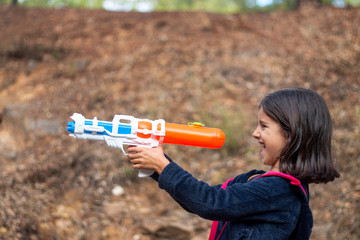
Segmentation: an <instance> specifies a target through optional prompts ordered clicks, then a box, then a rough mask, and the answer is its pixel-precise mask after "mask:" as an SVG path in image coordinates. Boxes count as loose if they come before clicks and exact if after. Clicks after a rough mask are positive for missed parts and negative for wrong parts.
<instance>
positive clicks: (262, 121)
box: [259, 120, 267, 125]
mask: <svg viewBox="0 0 360 240" xmlns="http://www.w3.org/2000/svg"><path fill="white" fill-rule="evenodd" d="M259 123H260V124H262V125H266V124H267V122H266V121H264V120H260V121H259Z"/></svg>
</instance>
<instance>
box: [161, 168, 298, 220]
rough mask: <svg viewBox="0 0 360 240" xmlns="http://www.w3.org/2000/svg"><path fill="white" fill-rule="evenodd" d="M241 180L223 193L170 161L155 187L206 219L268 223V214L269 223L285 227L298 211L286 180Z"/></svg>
mask: <svg viewBox="0 0 360 240" xmlns="http://www.w3.org/2000/svg"><path fill="white" fill-rule="evenodd" d="M254 173H256V172H254V171H251V174H254ZM260 173H261V172H260ZM244 177H245V176H243V175H240V176H239V177H237V178H235V179H234V181H233V182H231V183H230V184H229V185H228V187H227V188H226V189H225V190H224V189H220V188H219V187H211V186H209V185H208V184H207V183H205V182H202V181H198V180H197V179H195V178H194V177H192V176H191V174H190V173H188V172H186V171H185V170H183V169H182V168H181V167H180V166H178V165H177V164H176V163H174V162H171V163H170V164H169V165H167V166H166V168H165V169H164V170H163V172H162V174H161V175H160V177H159V187H160V188H162V189H164V190H166V191H167V192H168V193H169V194H170V195H171V196H172V197H173V198H174V199H175V200H176V201H177V202H179V203H181V204H182V205H183V206H185V207H186V208H187V209H189V210H190V211H191V212H193V213H196V214H197V215H199V216H201V217H203V218H205V219H210V220H217V221H241V220H249V221H251V220H254V219H256V220H261V219H263V220H264V221H268V220H269V219H268V218H269V215H271V218H272V219H271V221H275V222H278V223H285V224H286V223H288V222H289V218H291V217H292V216H291V215H293V212H297V211H299V209H300V200H299V199H298V198H297V196H296V195H295V194H294V193H293V192H292V190H291V186H290V184H289V183H288V182H287V181H286V180H284V179H281V178H278V177H267V178H260V179H257V180H254V181H251V182H248V183H243V182H239V179H241V178H244ZM242 180H243V179H242ZM290 208H291V209H290ZM289 209H290V210H289ZM290 212H292V213H290Z"/></svg>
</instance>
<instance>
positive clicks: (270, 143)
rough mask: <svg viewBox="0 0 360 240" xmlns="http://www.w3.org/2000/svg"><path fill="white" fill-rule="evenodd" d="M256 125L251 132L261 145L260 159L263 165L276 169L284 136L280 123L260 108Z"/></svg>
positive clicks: (284, 140)
mask: <svg viewBox="0 0 360 240" xmlns="http://www.w3.org/2000/svg"><path fill="white" fill-rule="evenodd" d="M258 119H259V121H258V126H257V128H256V129H255V131H254V133H253V137H254V138H256V139H257V140H258V142H259V144H260V147H261V154H260V155H261V159H262V162H263V164H264V165H267V166H271V167H272V170H273V171H276V170H278V165H279V162H278V159H279V157H280V153H281V150H282V149H283V147H284V145H285V142H286V138H285V134H284V133H283V131H282V130H281V127H280V125H279V124H278V123H277V122H276V121H274V120H273V119H272V118H270V117H269V116H268V115H266V114H265V113H264V111H263V109H262V108H261V109H260V110H259V116H258Z"/></svg>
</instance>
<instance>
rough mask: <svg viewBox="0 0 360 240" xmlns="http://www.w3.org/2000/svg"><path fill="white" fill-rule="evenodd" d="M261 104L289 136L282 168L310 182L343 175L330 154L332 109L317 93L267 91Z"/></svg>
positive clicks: (281, 158)
mask: <svg viewBox="0 0 360 240" xmlns="http://www.w3.org/2000/svg"><path fill="white" fill-rule="evenodd" d="M259 107H260V108H262V109H263V111H264V113H265V114H266V115H268V116H269V117H270V118H272V119H273V120H275V121H276V122H278V123H279V125H280V127H281V129H282V130H283V132H284V134H285V136H286V137H287V141H286V144H285V146H284V148H283V150H282V152H281V154H280V158H279V168H280V171H281V172H284V173H287V174H290V175H292V176H294V177H296V178H299V179H303V180H306V181H308V183H327V182H329V181H333V180H334V179H335V178H337V177H340V174H339V172H338V171H337V170H336V169H335V166H334V162H333V159H332V157H331V136H332V121H331V117H330V113H329V110H328V107H327V105H326V103H325V100H324V99H323V98H322V97H321V96H320V95H319V94H318V93H316V92H314V91H311V90H308V89H303V88H293V89H284V90H279V91H276V92H274V93H271V94H269V95H267V96H266V97H265V98H264V99H263V100H262V102H261V103H260V106H259Z"/></svg>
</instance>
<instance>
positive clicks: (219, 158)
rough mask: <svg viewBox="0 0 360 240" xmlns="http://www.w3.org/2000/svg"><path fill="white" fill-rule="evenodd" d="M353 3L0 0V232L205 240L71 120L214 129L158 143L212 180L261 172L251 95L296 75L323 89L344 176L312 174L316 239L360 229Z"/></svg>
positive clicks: (359, 78) (284, 84)
mask: <svg viewBox="0 0 360 240" xmlns="http://www.w3.org/2000/svg"><path fill="white" fill-rule="evenodd" d="M358 5H359V0H335V1H323V0H321V1H295V0H294V1H290V0H284V1H280V0H273V1H272V0H267V1H265V0H262V1H240V0H239V1H216V0H213V1H210V0H208V1H165V0H159V1H155V0H154V1H135V0H134V1H115V0H113V1H110V0H105V1H96V0H94V1H70V0H69V1H60V0H59V1H56V0H54V1H53V0H52V1H45V0H44V1H41V0H39V1H35V0H34V1H30V0H28V1H27V0H22V1H20V0H19V1H4V0H0V199H1V201H0V239H31V240H40V239H54V240H57V239H61V240H62V239H66V240H72V239H73V240H83V239H86V240H87V239H89V240H99V239H106V240H114V239H142V240H153V239H175V240H177V239H183V240H187V239H189V240H200V239H207V237H208V234H209V231H210V225H211V222H209V221H206V220H203V219H200V218H199V217H197V216H194V215H191V214H189V213H186V212H185V211H183V210H182V209H181V208H180V207H179V206H177V205H176V203H174V201H173V200H172V199H170V197H169V196H168V195H167V194H166V193H164V192H163V191H161V190H159V189H158V187H157V183H156V182H154V181H152V180H151V179H143V178H138V177H137V172H136V171H134V170H132V168H131V166H130V165H129V163H128V160H127V157H126V156H124V155H123V154H122V152H121V151H120V150H117V149H111V148H109V147H108V146H107V145H106V144H105V143H104V142H90V141H80V140H75V139H73V138H71V137H69V136H68V133H67V132H66V123H67V122H68V121H71V119H70V116H71V115H72V114H73V113H74V112H78V113H81V114H83V115H84V116H85V117H86V118H89V119H92V118H94V117H97V118H98V119H99V120H104V121H111V120H112V119H113V117H114V115H115V114H124V115H132V116H135V117H138V118H147V119H152V120H156V119H160V118H161V119H164V120H165V121H166V122H172V123H181V124H187V123H188V122H194V121H196V122H202V123H204V124H205V125H206V126H208V127H216V128H220V129H222V130H223V131H224V132H225V134H226V142H225V145H224V146H223V147H222V148H221V149H219V150H213V149H205V148H197V147H187V146H176V145H169V144H167V145H164V149H165V152H166V153H167V154H168V155H169V156H170V157H172V158H173V160H174V161H176V162H177V163H179V164H180V165H181V166H182V167H184V168H185V169H187V170H189V171H190V172H191V173H192V174H193V175H194V176H195V177H197V178H198V179H200V180H204V181H206V182H208V183H209V184H211V185H214V184H219V183H222V182H223V181H224V180H226V179H228V178H231V177H234V176H236V175H238V174H240V173H243V172H246V171H249V170H251V169H255V168H256V169H263V166H262V165H261V162H260V159H259V146H258V143H257V142H256V141H255V140H253V139H252V137H251V134H252V132H253V130H254V129H255V127H256V124H257V111H258V104H259V102H260V100H261V99H262V98H263V97H264V96H265V95H266V94H268V93H270V92H273V91H275V90H278V89H281V88H288V87H295V86H297V87H305V88H310V89H313V90H315V91H317V92H319V93H320V94H321V95H322V96H323V97H324V98H325V100H326V101H327V104H328V106H329V109H330V112H331V115H332V118H333V122H334V131H333V154H334V159H335V160H336V162H337V164H338V167H339V170H340V172H341V178H340V179H337V180H336V181H334V182H330V183H328V184H320V185H316V184H313V185H311V186H310V190H311V200H310V203H311V207H312V210H313V215H314V224H315V226H314V230H313V234H312V237H311V239H313V240H322V239H359V238H360V212H359V209H360V180H359V178H358V176H357V174H358V170H359V167H360V147H359V143H360V66H359V62H360V28H359V22H360V8H359V7H357V6H358ZM265 170H267V169H265Z"/></svg>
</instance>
